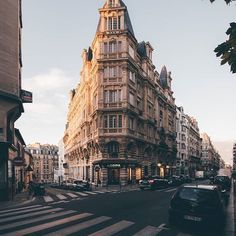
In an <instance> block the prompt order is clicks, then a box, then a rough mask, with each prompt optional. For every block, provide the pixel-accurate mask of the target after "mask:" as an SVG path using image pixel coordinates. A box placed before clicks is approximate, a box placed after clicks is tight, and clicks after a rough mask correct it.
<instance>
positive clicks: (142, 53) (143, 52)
mask: <svg viewBox="0 0 236 236" xmlns="http://www.w3.org/2000/svg"><path fill="white" fill-rule="evenodd" d="M137 52H138V54H139V55H140V57H141V58H143V57H147V51H146V43H145V42H144V41H142V42H141V43H139V44H138V48H137Z"/></svg>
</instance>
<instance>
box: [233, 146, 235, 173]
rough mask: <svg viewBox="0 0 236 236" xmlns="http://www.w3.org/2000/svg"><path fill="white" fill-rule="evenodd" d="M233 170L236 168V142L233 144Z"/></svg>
mask: <svg viewBox="0 0 236 236" xmlns="http://www.w3.org/2000/svg"><path fill="white" fill-rule="evenodd" d="M233 170H236V143H234V145H233Z"/></svg>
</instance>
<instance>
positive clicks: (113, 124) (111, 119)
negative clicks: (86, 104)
mask: <svg viewBox="0 0 236 236" xmlns="http://www.w3.org/2000/svg"><path fill="white" fill-rule="evenodd" d="M104 127H105V128H109V129H114V128H117V127H118V128H122V115H105V116H104Z"/></svg>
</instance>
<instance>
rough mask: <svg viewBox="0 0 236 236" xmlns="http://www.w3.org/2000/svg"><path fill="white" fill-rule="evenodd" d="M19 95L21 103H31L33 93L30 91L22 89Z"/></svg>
mask: <svg viewBox="0 0 236 236" xmlns="http://www.w3.org/2000/svg"><path fill="white" fill-rule="evenodd" d="M20 96H21V100H22V102H23V103H32V100H33V95H32V93H31V92H29V91H26V90H23V89H22V90H21V91H20Z"/></svg>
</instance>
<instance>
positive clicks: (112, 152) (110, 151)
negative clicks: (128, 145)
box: [107, 142, 119, 158]
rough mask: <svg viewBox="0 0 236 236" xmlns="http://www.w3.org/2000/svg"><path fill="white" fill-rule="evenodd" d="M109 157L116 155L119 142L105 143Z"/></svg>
mask: <svg viewBox="0 0 236 236" xmlns="http://www.w3.org/2000/svg"><path fill="white" fill-rule="evenodd" d="M107 148H108V154H109V157H111V158H114V157H118V154H119V143H117V142H110V143H108V145H107Z"/></svg>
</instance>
